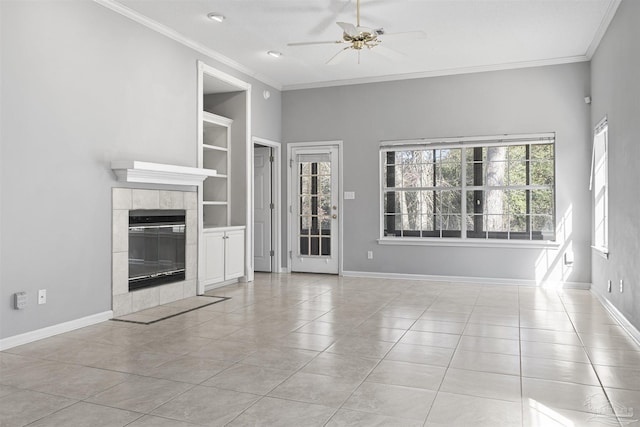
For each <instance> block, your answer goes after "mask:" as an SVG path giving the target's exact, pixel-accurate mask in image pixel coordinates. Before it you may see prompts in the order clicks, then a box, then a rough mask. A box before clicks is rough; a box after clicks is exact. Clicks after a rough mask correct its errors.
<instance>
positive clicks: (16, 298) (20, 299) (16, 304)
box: [13, 292, 27, 310]
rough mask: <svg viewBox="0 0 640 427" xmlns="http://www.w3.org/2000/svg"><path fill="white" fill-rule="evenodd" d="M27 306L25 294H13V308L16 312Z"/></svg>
mask: <svg viewBox="0 0 640 427" xmlns="http://www.w3.org/2000/svg"><path fill="white" fill-rule="evenodd" d="M26 306H27V293H26V292H16V293H15V294H13V308H15V309H16V310H22V309H24V308H25V307H26Z"/></svg>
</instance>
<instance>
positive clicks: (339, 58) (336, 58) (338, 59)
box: [325, 46, 351, 65]
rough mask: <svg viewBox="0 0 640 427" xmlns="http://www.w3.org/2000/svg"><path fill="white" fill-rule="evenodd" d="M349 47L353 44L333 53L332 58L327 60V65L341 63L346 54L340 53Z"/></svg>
mask: <svg viewBox="0 0 640 427" xmlns="http://www.w3.org/2000/svg"><path fill="white" fill-rule="evenodd" d="M347 49H351V46H347V47H345V48H344V49H341V50H339V51H338V53H336V54H335V55H333V56H332V57H331V58H329V60H328V61H327V62H325V65H336V64H339V63H340V62H342V60H343V59H344V57H345V55H340V54H341V53H343V52H344V51H345V50H347Z"/></svg>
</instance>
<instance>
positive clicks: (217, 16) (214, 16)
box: [207, 12, 227, 22]
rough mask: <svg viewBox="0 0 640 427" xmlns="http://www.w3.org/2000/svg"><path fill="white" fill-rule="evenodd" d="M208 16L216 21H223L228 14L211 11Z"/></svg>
mask: <svg viewBox="0 0 640 427" xmlns="http://www.w3.org/2000/svg"><path fill="white" fill-rule="evenodd" d="M207 18H209V19H211V20H212V21H216V22H222V21H224V20H225V19H227V17H226V16H224V15H222V14H220V13H217V12H211V13H210V14H208V15H207Z"/></svg>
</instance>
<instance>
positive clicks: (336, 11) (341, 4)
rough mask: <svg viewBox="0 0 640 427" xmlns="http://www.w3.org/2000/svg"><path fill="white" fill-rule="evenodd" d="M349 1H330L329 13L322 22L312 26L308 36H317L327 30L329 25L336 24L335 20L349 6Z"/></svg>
mask: <svg viewBox="0 0 640 427" xmlns="http://www.w3.org/2000/svg"><path fill="white" fill-rule="evenodd" d="M349 3H351V0H348V1H343V0H331V2H330V3H329V10H330V11H331V13H330V14H329V15H328V16H326V17H325V18H323V19H322V21H320V22H318V24H317V25H316V26H314V27H313V28H312V29H311V30H310V31H309V33H310V34H319V33H321V32H323V31H324V30H326V29H327V28H329V26H330V25H331V24H333V23H334V22H336V19H337V18H338V16H340V14H341V13H342V12H344V10H345V9H346V8H347V6H349Z"/></svg>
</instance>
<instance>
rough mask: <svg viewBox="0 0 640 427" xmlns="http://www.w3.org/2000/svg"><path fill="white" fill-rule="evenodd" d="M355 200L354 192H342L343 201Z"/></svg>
mask: <svg viewBox="0 0 640 427" xmlns="http://www.w3.org/2000/svg"><path fill="white" fill-rule="evenodd" d="M355 198H356V192H355V191H345V192H344V199H345V200H353V199H355Z"/></svg>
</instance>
